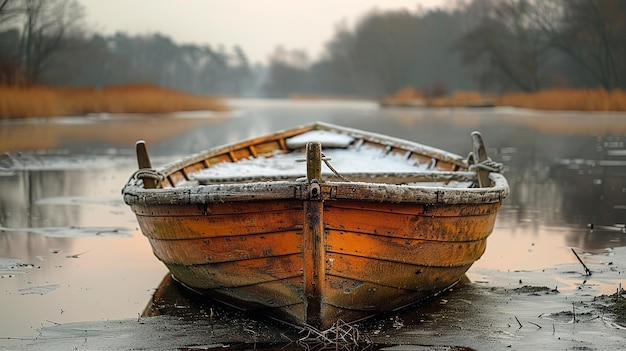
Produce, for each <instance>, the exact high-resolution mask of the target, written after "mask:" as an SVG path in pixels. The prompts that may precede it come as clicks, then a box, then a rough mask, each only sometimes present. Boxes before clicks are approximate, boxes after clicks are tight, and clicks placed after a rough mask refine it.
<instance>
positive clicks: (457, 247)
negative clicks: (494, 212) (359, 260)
mask: <svg viewBox="0 0 626 351" xmlns="http://www.w3.org/2000/svg"><path fill="white" fill-rule="evenodd" d="M325 240H326V250H327V252H332V253H338V254H345V255H352V256H357V257H365V258H375V259H379V260H386V261H392V262H399V263H411V264H415V265H420V266H426V267H435V266H436V267H451V266H466V265H469V264H472V263H473V262H474V261H476V260H477V259H479V258H480V256H482V254H483V253H484V252H485V248H486V246H487V241H486V239H480V240H477V241H432V240H420V239H406V238H394V237H390V236H381V235H368V234H362V233H352V232H347V231H335V230H327V234H326V239H325Z"/></svg>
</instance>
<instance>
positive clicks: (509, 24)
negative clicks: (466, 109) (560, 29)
mask: <svg viewBox="0 0 626 351" xmlns="http://www.w3.org/2000/svg"><path fill="white" fill-rule="evenodd" d="M475 3H477V4H480V6H481V8H482V9H483V11H484V12H482V19H481V20H479V21H478V22H477V23H478V24H477V25H475V26H474V27H473V28H471V29H470V30H469V31H467V32H466V33H465V35H464V36H462V37H461V38H460V40H459V41H458V43H457V48H458V49H459V50H460V52H461V55H462V59H463V61H464V62H465V63H466V64H470V65H474V66H476V67H477V76H478V79H479V81H481V83H482V85H483V86H487V85H490V84H493V83H496V84H498V85H500V87H502V88H504V89H507V88H515V89H518V90H522V91H535V90H539V89H540V88H541V85H542V79H541V78H542V77H541V67H542V64H543V62H544V60H545V59H546V58H547V56H548V53H549V52H550V43H549V41H548V40H547V38H546V36H545V35H544V33H543V32H542V31H540V30H538V28H537V27H536V25H535V23H534V22H533V21H532V16H531V15H532V14H534V11H533V4H532V3H531V1H528V0H505V1H499V2H493V3H490V2H487V1H476V2H475Z"/></svg>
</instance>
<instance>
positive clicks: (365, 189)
mask: <svg viewBox="0 0 626 351" xmlns="http://www.w3.org/2000/svg"><path fill="white" fill-rule="evenodd" d="M489 178H490V179H491V181H492V186H491V187H487V188H450V187H442V186H417V185H396V184H385V183H366V182H335V181H327V182H323V183H320V187H321V188H322V196H323V199H324V200H359V201H370V202H391V203H421V204H479V203H496V202H501V201H502V200H504V199H505V198H506V197H507V196H508V195H509V186H508V182H507V181H506V178H505V177H504V176H503V175H502V174H499V173H494V172H492V173H490V174H489ZM138 183H139V181H135V182H134V183H130V184H128V185H127V186H126V187H125V188H124V191H123V193H124V201H125V202H126V204H128V205H133V204H138V205H193V204H210V203H222V202H230V201H233V202H236V201H262V200H307V199H308V193H307V191H306V188H307V186H308V185H307V184H306V182H301V181H269V182H251V183H225V184H211V185H201V186H192V187H172V188H157V189H144V188H143V187H141V186H139V184H138ZM325 190H326V191H325Z"/></svg>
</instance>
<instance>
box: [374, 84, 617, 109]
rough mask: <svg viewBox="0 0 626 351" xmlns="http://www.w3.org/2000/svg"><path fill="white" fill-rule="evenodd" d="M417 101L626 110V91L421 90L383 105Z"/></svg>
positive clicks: (437, 104) (401, 92)
mask: <svg viewBox="0 0 626 351" xmlns="http://www.w3.org/2000/svg"><path fill="white" fill-rule="evenodd" d="M415 101H422V102H423V105H425V106H430V107H480V106H511V107H520V108H528V109H537V110H576V111H626V91H624V90H620V89H616V90H612V91H607V90H604V89H554V90H544V91H539V92H534V93H506V94H502V95H499V96H493V95H484V94H481V93H479V92H475V91H456V92H454V93H453V94H452V96H450V97H447V96H442V97H435V98H431V99H424V96H423V94H421V92H419V91H418V90H415V89H413V88H405V89H401V90H399V91H398V92H396V93H395V94H392V95H390V96H388V97H385V98H383V99H382V100H381V105H387V106H415V105H417V104H416V103H415Z"/></svg>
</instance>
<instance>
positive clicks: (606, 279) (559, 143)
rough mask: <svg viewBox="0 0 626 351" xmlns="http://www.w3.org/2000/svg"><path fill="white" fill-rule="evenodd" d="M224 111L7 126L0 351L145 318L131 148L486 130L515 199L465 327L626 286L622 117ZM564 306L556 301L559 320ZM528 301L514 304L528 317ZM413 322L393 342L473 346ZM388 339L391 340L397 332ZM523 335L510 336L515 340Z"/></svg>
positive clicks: (315, 108) (281, 106)
mask: <svg viewBox="0 0 626 351" xmlns="http://www.w3.org/2000/svg"><path fill="white" fill-rule="evenodd" d="M231 105H232V107H233V111H232V112H230V113H223V114H215V113H208V112H207V113H194V114H178V115H164V116H141V115H125V116H112V115H106V114H105V115H98V116H90V117H88V118H83V119H75V118H56V119H51V120H29V121H14V122H1V123H2V124H0V152H7V153H6V154H5V155H3V156H0V291H1V292H2V294H1V295H0V310H1V311H3V313H2V317H0V338H3V339H0V345H3V343H6V344H7V345H16V344H17V345H22V344H23V343H24V342H28V340H32V339H33V338H35V337H37V336H38V335H39V334H40V332H41V330H42V327H44V330H45V328H46V327H55V326H58V325H71V323H81V322H85V321H92V322H98V321H107V320H123V319H129V318H133V319H134V318H139V315H140V314H141V313H142V312H143V310H144V308H145V306H146V305H148V304H150V303H151V298H152V295H153V293H154V291H155V289H157V287H158V286H159V284H160V283H161V280H162V279H163V277H164V276H166V272H167V271H166V269H165V268H164V266H163V265H162V264H161V263H160V262H159V261H158V260H157V259H156V258H155V257H154V256H153V255H152V252H151V249H150V246H149V244H148V241H147V240H145V238H144V237H143V236H142V235H141V233H140V231H139V229H138V226H137V224H136V220H135V217H134V215H133V213H132V212H131V211H130V209H129V208H128V207H127V206H126V205H124V203H123V201H122V198H121V195H120V190H121V188H122V186H123V185H124V183H125V182H126V181H127V179H128V177H129V176H130V175H131V174H132V172H133V171H134V169H135V167H136V165H135V160H134V155H133V147H134V142H135V141H136V140H138V139H144V140H146V141H147V143H148V146H149V149H150V152H151V156H152V159H153V164H154V165H155V166H157V167H158V166H161V165H163V164H165V163H167V162H170V161H173V160H176V159H178V158H180V157H183V156H185V155H188V154H190V153H196V152H199V151H201V150H203V149H206V148H209V147H214V146H217V145H222V144H225V143H230V142H235V141H239V140H242V139H245V138H249V137H254V136H259V135H263V134H266V133H270V132H273V131H275V130H279V129H284V128H288V127H293V126H297V125H300V124H304V123H310V122H314V121H324V122H328V123H334V124H339V125H343V126H347V127H354V128H359V129H364V130H368V131H373V132H378V133H382V134H388V135H392V136H395V137H399V138H404V139H409V140H413V141H417V142H420V143H424V144H428V145H431V146H435V147H438V148H442V149H445V150H448V151H451V152H454V153H457V154H460V155H466V154H467V153H468V152H469V151H470V148H471V139H470V133H471V132H472V131H474V130H479V131H481V132H482V134H483V137H484V139H485V142H486V144H487V148H488V150H487V152H488V154H489V156H491V158H492V159H494V160H495V161H498V162H502V163H503V164H504V166H505V175H506V177H507V179H508V180H509V183H510V186H511V195H510V197H509V198H508V199H507V200H506V201H505V203H504V205H503V207H502V209H501V212H500V213H499V215H498V220H497V223H496V227H495V229H494V232H493V234H492V236H491V237H490V238H489V241H488V247H487V251H486V252H485V254H484V256H483V257H482V259H481V260H479V261H478V262H477V263H476V264H475V265H474V266H473V267H472V268H471V269H470V271H469V272H468V278H469V283H468V285H467V287H466V288H464V289H470V290H464V291H465V293H456V294H455V293H454V292H453V295H452V297H453V298H455V299H456V300H455V301H456V303H457V305H458V306H457V308H455V309H453V310H452V311H454V313H456V314H459V316H462V315H463V308H461V307H462V306H464V304H465V302H463V301H467V303H468V304H471V306H476V305H477V304H478V305H479V306H489V308H486V307H485V308H484V309H483V310H482V312H483V313H482V314H481V315H483V316H485V314H486V317H483V323H485V324H487V323H488V322H489V321H491V323H495V322H497V321H502V318H504V317H502V316H497V315H498V314H500V313H501V312H502V311H501V310H500V309H501V307H494V306H495V305H494V304H498V303H502V302H503V301H504V300H505V298H503V297H501V296H499V295H492V296H491V297H489V296H487V297H485V295H484V294H481V293H480V291H481V290H480V288H483V287H489V288H490V289H491V288H493V289H500V288H502V289H514V288H518V287H519V286H520V285H526V284H529V285H537V286H544V285H545V286H550V287H552V286H553V285H554V286H555V287H557V286H558V290H559V291H560V292H561V293H563V294H568V296H570V298H572V297H573V298H578V297H580V296H595V295H599V294H610V293H613V292H615V291H616V289H617V288H618V287H619V284H622V285H624V276H623V274H622V273H623V272H624V266H625V265H626V261H625V259H624V258H625V257H626V254H625V253H624V251H623V250H622V249H623V247H624V246H626V234H625V233H624V223H626V115H625V114H623V113H622V114H619V113H580V112H536V111H528V110H518V109H509V108H500V109H379V108H378V106H376V105H375V104H373V103H368V102H324V101H320V102H292V101H264V100H233V101H231ZM339 171H340V172H341V170H339ZM572 248H573V249H574V250H576V252H578V253H579V254H580V255H581V257H582V259H584V260H585V261H586V262H587V263H588V264H589V266H590V267H591V269H592V271H594V272H595V273H594V274H593V275H592V276H590V277H585V276H584V275H583V273H584V271H583V269H582V266H581V265H580V264H579V263H578V261H577V258H576V257H575V256H574V254H573V253H572V251H571V249H572ZM473 288H477V289H479V290H472V289H473ZM561 296H564V295H561ZM564 299H565V298H563V299H559V300H558V301H560V302H563V300H564ZM444 300H445V298H444ZM448 300H451V298H448ZM446 301H447V300H446ZM558 301H556V300H555V301H552V302H549V303H552V304H553V306H555V307H554V308H555V309H559V308H561V307H560V306H559V307H556V306H557V305H556V304H557V303H558ZM525 303H526V305H524V302H523V301H522V302H520V304H521V305H520V306H527V307H528V306H530V304H531V302H525ZM567 303H569V302H567ZM436 304H437V306H439V305H440V304H441V301H439V302H437V303H436ZM459 306H461V307H459ZM529 308H530V311H531V312H532V313H534V312H535V311H537V306H535V307H529ZM533 308H534V309H533ZM521 310H523V308H521V307H520V311H521ZM557 312H558V311H557ZM416 313H417V312H416ZM419 313H420V314H419V316H418V317H415V316H413V317H411V316H412V315H404V317H403V318H404V320H403V323H402V326H401V328H399V329H400V331H401V332H402V333H400V332H399V333H400V334H398V333H396V334H394V335H393V336H392V339H391V343H392V344H393V343H394V341H395V342H396V343H398V344H399V343H405V342H406V341H407V340H408V342H409V343H410V342H415V338H416V337H417V336H419V340H421V342H420V344H426V345H462V343H463V342H465V340H466V339H465V338H463V334H454V333H452V337H451V338H447V339H442V338H438V337H434V336H433V335H437V334H438V333H441V334H443V333H447V332H448V331H447V329H446V328H449V327H450V324H445V323H443V324H442V323H427V324H426V325H427V327H425V324H424V323H425V322H424V321H429V320H435V319H437V318H439V319H441V315H439V314H442V313H443V316H444V318H445V309H444V311H443V312H442V310H441V309H438V310H437V311H435V312H432V313H433V314H430V315H424V314H423V313H422V312H419ZM467 313H469V312H467ZM490 313H491V315H490ZM540 313H541V312H540ZM538 314H539V313H537V315H538ZM519 315H522V312H520V313H519ZM449 317H451V316H449ZM466 317H467V316H466ZM510 317H511V316H509V319H510ZM460 318H462V317H459V319H460ZM529 318H530V317H529ZM411 320H412V322H411ZM420 321H422V322H420ZM502 323H505V324H509V327H510V326H511V325H512V324H515V323H516V322H515V321H514V320H512V321H509V322H502ZM511 323H512V324H511ZM383 324H385V323H383ZM601 325H602V323H600V325H599V326H594V328H592V329H590V330H591V333H590V334H589V335H591V336H590V337H588V339H593V338H594V337H597V336H598V335H604V334H602V333H608V335H609V336H610V337H609V338H608V340H611V338H612V337H614V336H616V335H619V334H614V333H623V332H624V331H621V330H619V329H614V328H612V327H607V328H606V330H605V329H603V327H602V326H601ZM387 327H388V328H389V329H390V330H395V327H394V324H393V323H391V324H390V325H388V326H387ZM381 328H382V327H381ZM503 328H506V327H503ZM455 335H456V338H454V336H455ZM523 337H524V335H522V336H520V335H516V334H515V333H513V337H512V338H513V339H515V340H522V339H523ZM8 338H11V339H8ZM20 338H23V339H25V340H19V339H20ZM407 338H408V339H407ZM411 338H413V339H411ZM574 339H575V338H573V339H572V340H574ZM498 340H500V339H498ZM585 340H586V339H585ZM401 341H402V342H401ZM590 342H591V341H590ZM472 345H474V346H475V345H477V344H476V342H470V343H469V344H466V345H465V346H472ZM478 345H481V344H480V343H478ZM609 345H610V344H609Z"/></svg>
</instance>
